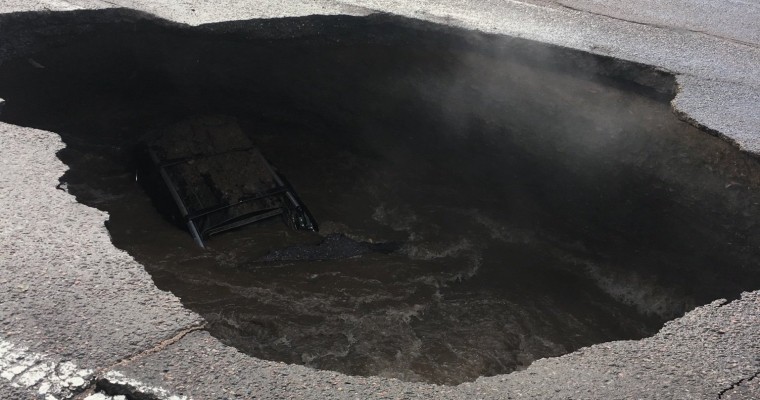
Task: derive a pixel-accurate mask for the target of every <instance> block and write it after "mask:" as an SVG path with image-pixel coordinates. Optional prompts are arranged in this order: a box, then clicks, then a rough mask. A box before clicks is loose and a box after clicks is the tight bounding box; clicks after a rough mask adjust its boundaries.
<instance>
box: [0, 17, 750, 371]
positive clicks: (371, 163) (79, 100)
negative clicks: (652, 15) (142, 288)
mask: <svg viewBox="0 0 760 400" xmlns="http://www.w3.org/2000/svg"><path fill="white" fill-rule="evenodd" d="M72 23H74V22H72ZM262 24H263V25H262ZM267 24H270V25H267ZM303 26H306V28H303ZM98 29H101V31H95V32H92V33H90V34H84V35H78V36H72V37H71V38H68V39H66V38H62V39H61V38H59V39H57V40H59V41H60V43H59V44H57V45H56V46H51V47H50V48H46V49H44V50H43V51H41V52H40V53H37V54H29V55H24V56H23V57H20V58H19V59H18V60H15V61H12V62H7V63H5V64H4V65H3V66H1V67H0V96H1V97H3V98H5V99H7V100H8V105H7V108H6V110H5V114H4V116H3V119H4V120H6V121H9V122H13V123H18V124H22V125H28V126H34V127H39V128H43V129H49V130H52V131H55V132H57V133H61V134H62V136H63V138H64V140H65V141H66V143H67V149H66V150H64V151H63V152H62V153H61V154H60V156H61V158H62V159H63V160H64V161H65V162H66V163H67V164H68V165H69V166H70V167H71V171H70V172H69V173H67V174H66V176H64V177H63V178H62V181H63V182H65V183H66V190H68V191H69V192H70V193H72V194H74V195H75V196H76V197H77V199H78V200H79V201H80V202H83V203H85V204H89V205H91V206H94V207H98V208H100V209H103V210H107V211H108V212H109V213H110V220H109V223H108V228H109V231H110V232H111V235H112V238H113V241H114V243H115V245H116V246H118V247H120V248H123V249H125V250H126V251H128V252H129V253H130V254H132V255H133V256H134V257H135V258H136V259H137V260H138V261H140V262H141V263H142V264H144V265H145V267H146V269H147V270H148V271H149V272H150V273H151V274H152V276H153V278H154V280H155V282H156V284H157V285H158V286H159V287H160V288H162V289H165V290H171V291H172V292H173V293H175V294H176V295H177V296H179V297H180V298H181V299H182V301H183V303H184V304H185V305H187V306H188V307H189V308H191V309H193V310H195V311H197V312H198V313H200V314H201V315H203V316H204V318H206V319H207V320H208V321H209V328H208V329H209V331H210V332H211V333H212V334H214V335H216V336H217V337H219V338H220V339H222V340H223V341H225V342H226V343H228V344H230V345H233V346H236V347H237V348H239V349H241V350H242V351H245V352H248V353H250V354H253V355H255V356H258V357H262V358H266V359H272V360H280V361H285V362H293V363H302V364H306V365H310V366H313V367H315V368H324V369H332V370H337V371H342V372H346V373H350V374H363V375H369V374H373V375H382V376H389V377H397V378H401V379H406V380H423V381H430V382H438V383H447V384H454V383H460V382H463V381H468V380H472V379H475V378H476V377H478V376H481V375H494V374H499V373H506V372H510V371H512V370H514V369H517V368H522V367H524V366H526V365H528V364H530V363H531V362H532V361H533V360H535V359H537V358H541V357H549V356H556V355H561V354H564V353H567V352H569V351H573V350H575V349H578V348H580V347H583V346H587V345H591V344H594V343H599V342H604V341H609V340H616V339H632V338H640V337H643V336H646V335H648V334H651V333H653V332H654V331H656V329H657V327H658V326H659V325H660V324H661V323H662V322H663V321H665V320H667V319H669V318H672V317H675V316H678V315H680V314H681V313H683V312H684V311H686V310H688V309H690V308H691V307H693V306H694V305H697V304H700V303H704V302H708V301H711V300H713V299H714V298H717V297H722V296H724V297H730V296H735V295H737V294H738V293H739V292H740V291H741V290H742V289H746V288H752V287H756V286H757V284H758V283H760V274H758V271H757V268H755V267H754V266H755V265H756V261H757V260H758V250H757V249H760V246H757V244H758V241H760V235H758V229H757V225H756V223H755V222H754V220H753V219H752V218H751V217H752V216H754V215H757V214H756V213H757V211H758V203H760V198H759V196H758V194H757V192H758V191H757V189H758V188H760V180H759V178H758V177H759V176H760V174H759V173H758V172H759V169H758V165H757V163H756V161H755V160H754V159H751V158H749V157H747V156H746V155H743V154H741V153H739V152H738V151H736V150H735V149H733V148H732V147H731V146H730V145H728V144H727V143H725V142H722V141H720V140H718V139H717V138H714V137H711V136H708V135H707V134H706V133H704V132H701V131H698V130H697V129H695V128H693V127H691V126H689V125H688V124H686V123H684V122H682V121H679V120H678V119H677V118H676V117H675V116H674V115H673V114H672V112H671V111H670V108H669V106H668V104H667V99H665V98H663V95H662V91H658V90H653V89H652V88H648V87H646V85H644V86H642V85H641V84H639V83H636V82H646V81H647V79H649V80H657V79H660V78H658V77H659V76H660V75H658V74H659V73H656V72H653V71H648V70H647V69H646V68H643V67H641V66H634V65H627V64H625V63H620V64H614V65H613V66H614V67H615V68H617V70H614V71H610V70H608V69H609V68H610V65H608V64H609V62H608V61H604V60H600V59H597V58H594V57H592V56H590V55H584V54H580V53H572V52H567V51H564V50H562V51H561V50H559V49H553V48H548V47H546V46H541V45H538V44H534V43H530V42H522V41H516V40H514V39H509V38H500V37H486V36H483V35H478V34H474V33H471V32H462V31H455V30H451V29H443V28H441V27H438V26H432V25H425V26H421V25H419V24H418V23H411V22H410V21H407V20H401V19H394V18H391V17H382V16H375V17H369V18H358V19H357V18H345V17H332V18H328V17H323V18H316V17H314V18H304V19H300V20H299V19H296V20H288V21H280V22H276V21H275V22H266V23H264V22H252V23H249V24H248V25H246V24H242V25H239V26H232V27H221V28H219V30H221V31H225V32H227V33H226V34H224V35H220V34H216V33H213V32H210V31H208V30H207V29H205V28H198V29H190V28H176V27H172V28H168V27H163V26H159V25H154V24H152V23H129V22H126V23H124V22H122V23H121V24H114V25H113V26H112V27H106V28H98ZM304 29H306V30H307V31H308V32H307V33H303V30H304ZM278 35H279V36H278ZM29 59H32V60H34V63H31V62H30V61H29ZM35 64H37V65H43V66H45V68H44V69H40V68H38V67H36V66H35ZM566 64H567V65H566ZM579 66H585V67H588V68H589V70H588V71H586V70H577V69H576V68H579ZM616 74H617V75H616ZM648 74H649V75H648ZM650 75H651V76H650ZM610 76H616V77H617V78H616V79H613V78H610ZM623 78H626V79H628V80H626V79H623ZM655 78H657V79H655ZM665 81H667V79H665ZM664 92H665V93H667V92H668V90H667V88H666V89H665V90H664ZM203 114H226V115H232V116H235V117H237V118H238V120H239V121H240V123H241V125H242V126H243V128H244V130H245V131H246V133H247V134H249V136H250V137H251V139H252V140H253V141H254V142H255V143H256V144H257V146H259V147H260V148H261V150H262V152H263V153H264V154H265V155H266V156H267V157H268V158H269V160H270V161H271V162H272V163H274V164H275V165H276V166H278V167H279V169H280V170H281V171H282V172H283V173H284V174H285V175H286V176H287V177H288V178H289V180H290V181H291V182H292V183H293V185H294V187H295V188H296V189H297V190H298V192H299V194H300V196H301V197H302V199H303V200H304V202H305V203H306V204H307V205H308V206H309V208H310V209H311V211H312V213H313V214H314V215H315V216H316V218H317V219H318V220H319V222H320V223H321V226H322V231H321V232H320V233H319V234H313V233H303V232H293V231H290V230H288V229H287V228H285V226H284V225H283V224H281V223H279V222H278V221H269V222H267V223H264V224H261V225H258V226H251V227H247V228H245V229H241V230H238V231H235V232H231V233H228V234H224V235H220V236H218V237H215V238H212V239H211V240H210V241H209V242H208V244H209V250H208V251H202V250H200V249H198V248H196V247H195V245H194V244H193V242H192V239H191V238H190V237H189V235H187V233H186V232H184V231H182V230H180V229H178V228H176V227H175V226H174V225H172V224H170V223H169V222H168V221H166V219H164V218H163V217H162V216H161V215H160V214H159V213H158V212H157V211H156V210H155V208H154V207H153V204H152V203H151V200H150V199H149V198H148V197H147V196H146V195H145V194H144V193H143V191H142V190H141V188H140V186H139V185H138V184H137V183H136V182H135V173H134V172H135V170H136V166H135V165H134V159H133V158H132V154H133V153H132V150H133V147H134V145H135V144H136V143H137V142H138V141H139V137H140V136H141V135H143V134H144V133H145V132H146V131H147V130H148V129H150V128H152V127H156V126H161V125H163V124H167V123H172V122H174V121H177V120H180V119H183V118H187V117H189V116H195V115H203ZM755 220H756V219H755ZM320 243H322V244H321V245H320ZM305 251H308V252H309V254H316V256H314V257H311V259H302V257H298V256H297V255H298V254H302V253H303V252H305Z"/></svg>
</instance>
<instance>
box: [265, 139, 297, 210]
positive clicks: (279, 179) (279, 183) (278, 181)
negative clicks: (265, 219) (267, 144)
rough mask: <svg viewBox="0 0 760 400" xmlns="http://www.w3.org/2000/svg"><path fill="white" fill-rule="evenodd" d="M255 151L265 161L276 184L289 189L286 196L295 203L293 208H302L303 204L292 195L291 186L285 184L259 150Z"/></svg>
mask: <svg viewBox="0 0 760 400" xmlns="http://www.w3.org/2000/svg"><path fill="white" fill-rule="evenodd" d="M254 151H255V152H256V153H257V154H258V155H259V157H261V159H262V160H264V165H266V167H267V169H268V170H269V172H270V173H271V174H272V176H274V180H275V182H277V184H278V185H280V186H284V187H286V188H288V191H287V192H285V195H286V196H288V200H290V202H291V203H293V206H295V207H300V206H301V203H299V202H298V200H297V199H296V198H295V196H293V193H291V189H290V186H289V185H286V184H285V182H283V181H282V179H281V178H280V175H278V174H277V172H275V170H274V168H272V165H271V164H269V161H267V159H266V158H264V156H263V155H262V154H261V152H260V151H259V150H258V149H255V150H254Z"/></svg>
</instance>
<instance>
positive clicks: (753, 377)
mask: <svg viewBox="0 0 760 400" xmlns="http://www.w3.org/2000/svg"><path fill="white" fill-rule="evenodd" d="M758 376H760V371H757V372H755V373H754V374H753V375H751V376H749V377H746V378H742V379H740V380H738V381H736V382H734V383H732V384H731V386H729V387H727V388H725V389H723V390H721V391H720V393H718V399H722V398H723V395H725V394H726V393H728V392H729V391H731V390H734V389H736V388H737V387H739V386H741V385H742V384H744V383H748V382H751V381H752V380H754V379H755V378H757V377H758Z"/></svg>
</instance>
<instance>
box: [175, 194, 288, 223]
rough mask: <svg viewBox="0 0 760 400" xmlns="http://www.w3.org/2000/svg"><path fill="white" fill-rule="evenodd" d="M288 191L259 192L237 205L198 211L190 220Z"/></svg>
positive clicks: (191, 215)
mask: <svg viewBox="0 0 760 400" xmlns="http://www.w3.org/2000/svg"><path fill="white" fill-rule="evenodd" d="M287 190H288V189H287V188H286V187H284V186H283V187H277V188H275V189H271V190H267V191H264V192H259V193H257V194H255V195H253V196H251V197H246V198H244V199H242V200H240V201H238V202H237V203H235V204H227V205H222V206H214V207H209V208H204V209H203V210H199V211H196V212H194V213H192V214H190V216H189V218H193V219H195V218H200V217H203V216H206V215H209V214H213V213H215V212H217V211H222V210H226V209H228V208H232V207H235V206H238V205H240V204H243V203H247V202H249V201H255V200H261V199H263V198H266V197H270V196H274V195H278V194H280V193H283V192H286V191H287Z"/></svg>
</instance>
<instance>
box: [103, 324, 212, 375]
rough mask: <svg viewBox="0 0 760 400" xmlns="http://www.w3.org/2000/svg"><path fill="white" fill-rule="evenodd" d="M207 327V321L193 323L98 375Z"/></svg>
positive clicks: (152, 352) (106, 368) (155, 351)
mask: <svg viewBox="0 0 760 400" xmlns="http://www.w3.org/2000/svg"><path fill="white" fill-rule="evenodd" d="M206 327H207V324H206V322H202V323H200V324H196V325H192V326H190V327H187V328H185V329H182V330H180V331H179V332H177V333H176V334H175V335H174V336H172V337H170V338H168V339H164V340H162V341H160V342H159V343H157V344H156V345H155V346H153V347H151V348H149V349H147V350H143V351H141V352H139V353H137V354H134V355H132V356H129V357H126V358H123V359H121V360H120V361H118V362H116V363H115V364H113V365H110V366H108V367H105V368H102V369H100V370H99V371H98V372H97V375H98V376H100V375H102V373H103V372H105V371H108V370H111V369H114V368H116V367H119V366H121V365H126V364H129V363H132V362H134V361H137V360H139V359H141V358H144V357H147V356H149V355H151V354H155V353H158V352H159V351H162V350H164V349H165V348H167V347H169V346H171V345H173V344H175V343H177V342H179V341H180V340H182V339H183V338H184V337H185V336H187V335H188V334H190V333H193V332H196V331H201V330H205V329H206Z"/></svg>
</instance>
